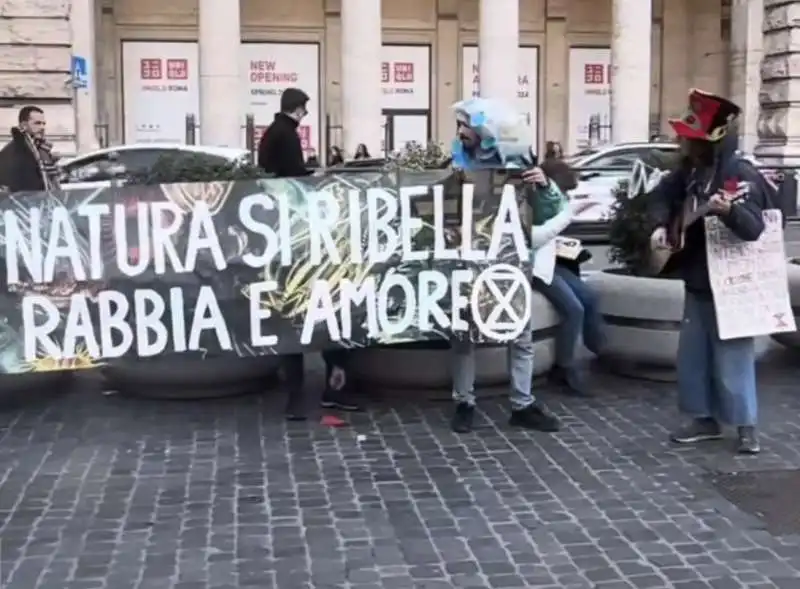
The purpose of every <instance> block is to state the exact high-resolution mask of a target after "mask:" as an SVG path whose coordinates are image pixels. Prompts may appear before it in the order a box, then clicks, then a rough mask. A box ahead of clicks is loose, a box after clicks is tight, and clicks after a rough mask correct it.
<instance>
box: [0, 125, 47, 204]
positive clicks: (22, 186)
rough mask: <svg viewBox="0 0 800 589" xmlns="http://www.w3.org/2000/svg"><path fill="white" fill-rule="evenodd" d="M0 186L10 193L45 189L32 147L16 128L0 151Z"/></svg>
mask: <svg viewBox="0 0 800 589" xmlns="http://www.w3.org/2000/svg"><path fill="white" fill-rule="evenodd" d="M0 186H2V187H5V189H6V190H8V191H10V192H23V191H43V190H46V189H47V185H46V184H45V179H44V175H43V173H42V168H41V167H40V165H39V161H38V160H37V158H36V156H35V155H34V152H33V145H32V144H30V143H29V142H28V140H27V139H26V138H25V136H24V135H23V134H22V131H20V130H19V129H17V128H16V127H14V128H12V129H11V141H9V142H8V143H7V144H6V145H5V147H3V149H0Z"/></svg>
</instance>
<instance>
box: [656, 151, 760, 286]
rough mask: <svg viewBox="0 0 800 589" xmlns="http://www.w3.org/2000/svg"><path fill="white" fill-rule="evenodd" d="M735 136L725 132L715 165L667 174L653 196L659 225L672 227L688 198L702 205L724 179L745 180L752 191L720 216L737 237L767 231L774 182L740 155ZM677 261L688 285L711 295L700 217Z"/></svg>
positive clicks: (750, 237) (746, 238) (688, 232)
mask: <svg viewBox="0 0 800 589" xmlns="http://www.w3.org/2000/svg"><path fill="white" fill-rule="evenodd" d="M736 143H737V141H736V138H735V137H734V136H730V137H727V138H726V139H724V140H723V141H722V142H721V143H720V144H719V146H718V147H717V154H716V157H715V162H716V163H715V165H714V166H713V167H711V168H709V169H708V170H707V171H705V172H695V171H692V170H690V169H688V166H685V167H683V168H681V169H679V170H677V171H674V172H671V173H670V174H668V175H667V176H666V177H665V178H664V179H663V180H662V181H661V183H660V184H659V185H658V186H657V187H656V188H655V190H654V192H653V194H652V198H651V206H652V209H651V214H652V215H653V218H654V219H655V220H656V222H657V223H658V225H659V226H663V227H670V226H671V225H672V224H673V222H674V221H675V219H677V217H678V215H679V214H680V213H681V211H682V210H683V206H684V201H685V200H686V199H687V198H689V197H691V196H696V197H697V202H698V206H699V205H701V204H702V203H705V202H708V199H709V198H710V197H711V196H712V195H714V194H716V193H717V192H718V191H720V190H721V189H722V188H723V187H724V186H725V184H726V183H728V182H733V181H735V182H736V183H737V184H740V183H742V182H744V183H747V188H748V192H747V194H746V195H745V196H744V197H743V198H742V199H741V200H738V201H736V202H734V204H733V205H732V207H731V210H730V213H728V214H727V215H720V219H721V220H722V222H723V223H724V224H725V225H726V226H727V227H728V229H730V230H731V231H732V232H733V233H734V234H735V235H736V236H737V237H739V238H740V239H742V240H744V241H755V240H757V239H758V238H759V237H760V236H761V233H762V232H763V231H764V220H763V217H762V214H761V213H762V211H764V209H767V208H770V207H771V206H772V202H774V196H775V195H774V194H773V193H774V187H773V186H771V185H770V184H769V183H768V182H767V181H766V179H765V178H764V177H763V176H762V175H761V173H760V172H759V171H758V170H757V169H756V168H755V167H754V166H753V164H751V163H750V162H748V161H747V160H745V159H743V158H742V157H741V156H739V155H738V154H737V151H736V147H737V145H736ZM673 260H674V264H671V265H672V266H673V267H676V268H677V269H678V271H679V273H680V276H681V278H682V279H683V281H684V283H685V285H686V290H687V291H689V292H693V293H695V294H699V295H701V296H708V297H710V296H711V285H710V284H709V280H708V254H707V252H706V241H705V224H704V223H703V221H702V219H700V220H698V221H696V222H695V223H693V224H692V225H691V226H689V227H688V228H687V230H686V238H685V242H684V247H683V250H682V251H680V252H679V253H678V254H676V255H675V256H673Z"/></svg>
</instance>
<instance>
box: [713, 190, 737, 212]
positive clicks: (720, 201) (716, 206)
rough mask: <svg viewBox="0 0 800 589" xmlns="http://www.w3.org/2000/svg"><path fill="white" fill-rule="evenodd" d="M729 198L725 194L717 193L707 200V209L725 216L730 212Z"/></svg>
mask: <svg viewBox="0 0 800 589" xmlns="http://www.w3.org/2000/svg"><path fill="white" fill-rule="evenodd" d="M731 200H732V199H731V197H730V196H729V195H728V194H727V193H726V192H722V191H721V192H718V193H717V194H714V195H712V197H711V198H709V199H708V207H709V209H711V212H712V213H717V214H718V215H727V214H728V213H730V212H731Z"/></svg>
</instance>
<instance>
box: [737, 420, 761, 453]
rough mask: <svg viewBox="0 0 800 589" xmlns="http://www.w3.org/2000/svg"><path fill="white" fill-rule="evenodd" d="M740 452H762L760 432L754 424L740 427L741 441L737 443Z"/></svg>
mask: <svg viewBox="0 0 800 589" xmlns="http://www.w3.org/2000/svg"><path fill="white" fill-rule="evenodd" d="M736 451H737V452H738V453H739V454H758V453H759V452H761V444H759V443H758V433H756V428H754V427H753V426H742V427H740V428H739V442H738V443H737V445H736Z"/></svg>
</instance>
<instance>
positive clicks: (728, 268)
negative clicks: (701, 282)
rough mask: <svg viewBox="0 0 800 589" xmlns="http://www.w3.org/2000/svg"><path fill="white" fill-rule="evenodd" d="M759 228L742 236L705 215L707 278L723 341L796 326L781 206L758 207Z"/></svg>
mask: <svg viewBox="0 0 800 589" xmlns="http://www.w3.org/2000/svg"><path fill="white" fill-rule="evenodd" d="M763 217H764V232H763V233H762V234H761V237H760V238H759V239H758V240H756V241H742V240H741V239H739V238H738V237H736V235H734V233H733V232H732V231H731V230H730V229H728V228H727V227H726V226H725V224H724V223H723V222H722V221H721V220H720V219H719V218H717V217H706V218H705V219H704V220H705V224H706V231H705V235H706V248H707V251H708V277H709V282H710V283H711V291H712V292H713V294H714V307H715V310H716V316H717V330H718V331H719V337H720V339H722V340H729V339H736V338H741V337H757V336H761V335H770V334H773V333H785V332H790V331H795V330H796V329H797V326H796V325H795V320H794V314H793V312H792V303H791V301H790V299H789V277H788V275H787V270H786V247H785V244H784V236H783V219H782V215H781V211H779V210H777V209H770V210H767V211H764V212H763Z"/></svg>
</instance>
